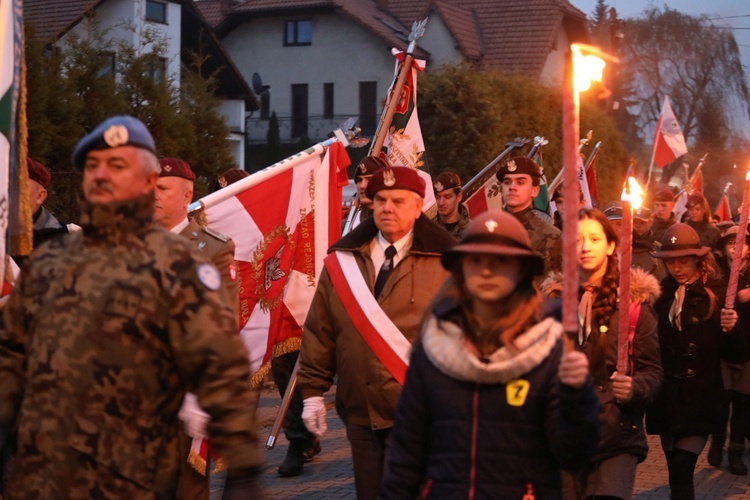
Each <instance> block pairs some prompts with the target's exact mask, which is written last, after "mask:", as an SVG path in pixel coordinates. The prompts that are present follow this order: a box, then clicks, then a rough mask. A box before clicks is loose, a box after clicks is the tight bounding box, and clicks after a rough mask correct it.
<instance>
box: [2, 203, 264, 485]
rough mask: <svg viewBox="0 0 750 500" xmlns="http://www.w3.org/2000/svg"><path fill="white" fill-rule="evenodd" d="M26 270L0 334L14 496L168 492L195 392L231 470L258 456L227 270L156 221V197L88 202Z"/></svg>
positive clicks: (253, 462)
mask: <svg viewBox="0 0 750 500" xmlns="http://www.w3.org/2000/svg"><path fill="white" fill-rule="evenodd" d="M82 205H83V207H82V208H83V216H82V219H81V220H82V226H83V231H81V232H76V233H71V234H68V235H65V236H64V237H62V238H58V239H55V240H53V241H51V242H48V243H47V244H45V245H44V246H42V247H41V248H40V249H38V250H37V251H36V252H35V253H34V254H33V255H32V256H31V258H30V260H29V261H28V262H27V263H26V265H25V266H24V268H23V270H22V272H21V276H20V279H19V282H18V283H17V284H16V287H15V288H14V290H13V293H12V294H11V296H10V300H9V302H8V304H7V306H6V308H5V323H6V328H5V330H4V331H2V332H0V395H1V397H0V431H7V430H9V429H12V428H14V427H15V428H16V429H17V433H18V450H17V453H16V457H15V463H14V465H13V469H12V470H11V472H10V478H9V484H8V488H7V490H6V491H7V496H6V498H10V499H12V498H40V499H47V498H49V499H57V498H126V499H140V498H172V497H174V494H175V487H176V480H177V473H178V468H179V460H180V456H179V451H178V439H177V438H178V433H179V429H180V423H179V420H178V417H177V412H178V410H179V408H180V405H181V403H182V400H183V398H184V395H185V392H186V391H187V390H190V391H192V392H194V393H195V394H196V395H197V397H198V402H199V404H200V405H201V406H202V407H203V409H204V410H205V411H206V412H207V413H208V414H209V415H211V422H210V423H209V425H208V433H209V436H210V439H211V441H212V445H214V446H215V447H216V449H217V451H219V452H220V453H222V455H223V457H224V458H225V459H226V460H227V463H228V465H229V467H230V468H234V469H245V468H250V467H254V466H256V465H257V464H258V462H259V456H258V450H257V437H256V434H255V416H254V414H253V412H252V408H254V407H255V399H256V398H257V395H254V394H253V393H252V392H251V390H250V387H249V383H248V381H249V376H250V373H249V367H248V363H247V354H246V351H245V348H244V346H243V344H242V341H241V339H240V337H239V336H238V335H237V321H236V319H235V317H234V315H233V314H232V310H231V307H229V305H228V304H227V302H226V296H225V294H224V291H223V289H222V288H221V281H220V277H219V274H218V271H216V269H215V268H214V267H213V266H212V265H211V264H208V263H206V262H204V261H202V260H200V258H199V256H197V255H196V254H194V253H193V252H192V251H191V249H190V243H189V242H188V241H186V240H185V239H183V238H182V237H181V236H179V235H175V234H171V233H169V232H167V231H166V230H164V229H162V228H161V227H158V226H156V225H154V224H153V223H152V216H153V194H149V195H144V196H141V197H138V198H136V199H133V200H128V201H126V202H117V203H111V204H98V205H91V204H89V203H86V202H83V203H82Z"/></svg>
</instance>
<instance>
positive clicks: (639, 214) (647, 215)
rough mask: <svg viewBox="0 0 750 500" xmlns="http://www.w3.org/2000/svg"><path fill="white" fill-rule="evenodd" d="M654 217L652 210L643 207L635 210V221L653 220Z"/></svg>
mask: <svg viewBox="0 0 750 500" xmlns="http://www.w3.org/2000/svg"><path fill="white" fill-rule="evenodd" d="M652 215H653V214H652V213H651V210H649V209H648V208H646V207H641V208H639V209H638V210H633V219H640V220H651V216H652Z"/></svg>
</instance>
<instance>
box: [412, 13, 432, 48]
mask: <svg viewBox="0 0 750 500" xmlns="http://www.w3.org/2000/svg"><path fill="white" fill-rule="evenodd" d="M427 19H429V18H428V17H425V18H424V19H422V20H421V21H414V24H412V25H411V33H409V42H414V41H415V40H417V39H419V38H422V37H423V36H424V29H425V26H427Z"/></svg>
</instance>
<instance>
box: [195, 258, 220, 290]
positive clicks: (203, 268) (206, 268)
mask: <svg viewBox="0 0 750 500" xmlns="http://www.w3.org/2000/svg"><path fill="white" fill-rule="evenodd" d="M198 280H199V281H200V282H201V283H203V285H205V287H206V288H208V289H209V290H218V289H219V287H220V286H221V275H220V274H219V271H217V270H216V268H215V267H214V266H212V265H211V264H205V263H204V264H201V265H199V266H198Z"/></svg>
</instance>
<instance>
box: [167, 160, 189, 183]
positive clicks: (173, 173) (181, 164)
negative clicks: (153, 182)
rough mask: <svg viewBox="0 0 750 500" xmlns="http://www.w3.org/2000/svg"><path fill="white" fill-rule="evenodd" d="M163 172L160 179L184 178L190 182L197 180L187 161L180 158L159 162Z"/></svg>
mask: <svg viewBox="0 0 750 500" xmlns="http://www.w3.org/2000/svg"><path fill="white" fill-rule="evenodd" d="M159 166H160V167H161V172H160V173H159V177H182V178H183V179H187V180H189V181H194V180H195V174H194V173H193V170H192V169H191V168H190V165H188V163H187V162H186V161H183V160H180V159H178V158H162V159H161V160H159Z"/></svg>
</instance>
